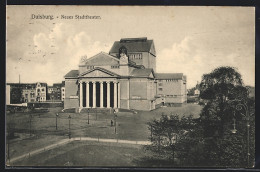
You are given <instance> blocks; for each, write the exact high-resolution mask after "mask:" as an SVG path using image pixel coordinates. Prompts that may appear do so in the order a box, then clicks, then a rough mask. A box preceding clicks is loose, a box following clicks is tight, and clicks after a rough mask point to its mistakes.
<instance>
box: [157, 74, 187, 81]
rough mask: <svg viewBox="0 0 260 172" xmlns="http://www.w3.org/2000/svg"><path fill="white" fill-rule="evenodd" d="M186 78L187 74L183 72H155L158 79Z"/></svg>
mask: <svg viewBox="0 0 260 172" xmlns="http://www.w3.org/2000/svg"><path fill="white" fill-rule="evenodd" d="M182 77H183V78H184V79H185V80H186V76H184V75H183V73H155V78H156V79H182Z"/></svg>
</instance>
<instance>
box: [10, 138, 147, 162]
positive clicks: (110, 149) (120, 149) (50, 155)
mask: <svg viewBox="0 0 260 172" xmlns="http://www.w3.org/2000/svg"><path fill="white" fill-rule="evenodd" d="M143 155H144V152H143V149H142V148H141V146H138V145H128V144H120V143H117V144H111V143H97V142H95V143H94V142H85V141H74V142H71V143H69V144H66V145H64V146H61V147H58V148H55V149H53V150H49V151H46V152H43V153H41V154H38V155H35V156H33V157H30V158H25V159H23V160H21V161H17V162H15V163H14V164H12V165H14V166H84V167H101V166H102V167H105V166H107V167H109V166H110V167H112V166H121V167H133V166H136V164H135V163H134V161H133V160H134V159H138V158H139V157H142V156H143Z"/></svg>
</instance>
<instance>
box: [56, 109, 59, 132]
mask: <svg viewBox="0 0 260 172" xmlns="http://www.w3.org/2000/svg"><path fill="white" fill-rule="evenodd" d="M58 116H59V114H58V113H56V130H58V122H57V118H58Z"/></svg>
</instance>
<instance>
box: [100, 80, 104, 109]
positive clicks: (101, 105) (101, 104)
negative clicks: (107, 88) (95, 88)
mask: <svg viewBox="0 0 260 172" xmlns="http://www.w3.org/2000/svg"><path fill="white" fill-rule="evenodd" d="M103 97H104V95H103V82H100V108H103Z"/></svg>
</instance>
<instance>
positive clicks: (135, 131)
mask: <svg viewBox="0 0 260 172" xmlns="http://www.w3.org/2000/svg"><path fill="white" fill-rule="evenodd" d="M201 108H202V107H201V106H199V105H195V104H187V105H183V106H182V107H164V108H159V109H156V110H153V111H150V112H144V111H138V113H137V114H133V113H129V112H119V113H118V114H117V116H118V117H117V134H115V127H114V126H112V127H111V120H114V115H113V114H110V113H109V112H103V113H95V111H94V112H91V113H90V115H89V124H88V113H86V112H85V113H80V114H79V113H62V112H61V110H62V109H61V108H58V107H57V108H50V112H48V113H31V114H29V113H15V114H11V113H9V114H7V118H6V119H7V126H11V130H14V131H15V136H17V137H16V138H14V139H10V140H9V143H10V145H9V147H10V153H9V154H10V156H11V158H12V157H17V156H19V155H21V154H24V153H27V152H29V150H31V151H32V150H35V149H38V148H42V147H43V146H47V145H49V144H52V143H54V142H57V141H59V140H61V139H64V138H68V133H69V119H68V117H69V116H71V119H70V131H71V136H72V137H80V136H81V137H100V138H117V139H125V140H148V137H149V135H150V132H149V130H148V128H147V122H148V121H150V120H152V119H154V118H156V119H158V118H160V116H161V115H162V114H165V115H170V114H179V115H180V116H183V115H189V114H193V115H194V117H199V113H200V110H201ZM56 113H59V116H58V118H57V130H56ZM30 115H32V117H31V118H30ZM10 124H12V125H10ZM8 130H10V129H8ZM30 133H31V136H30Z"/></svg>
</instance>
